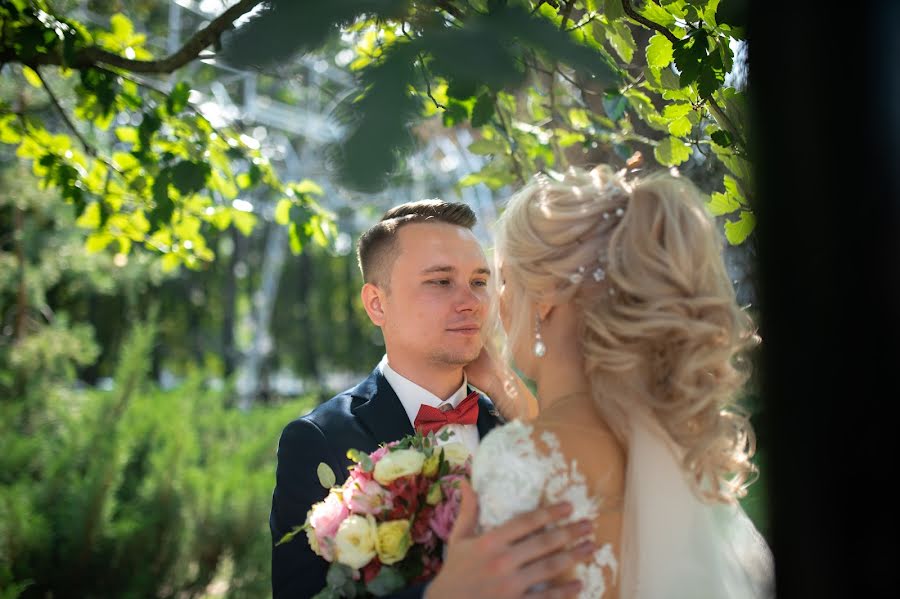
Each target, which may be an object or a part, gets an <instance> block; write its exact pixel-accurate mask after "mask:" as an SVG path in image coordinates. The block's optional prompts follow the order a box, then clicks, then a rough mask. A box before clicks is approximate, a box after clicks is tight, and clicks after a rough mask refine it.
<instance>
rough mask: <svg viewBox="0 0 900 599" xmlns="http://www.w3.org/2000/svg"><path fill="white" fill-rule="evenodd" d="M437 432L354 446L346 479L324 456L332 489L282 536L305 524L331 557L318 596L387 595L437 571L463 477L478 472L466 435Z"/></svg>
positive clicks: (322, 468) (322, 472)
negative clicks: (339, 479)
mask: <svg viewBox="0 0 900 599" xmlns="http://www.w3.org/2000/svg"><path fill="white" fill-rule="evenodd" d="M446 435H447V433H446V432H445V433H443V434H442V436H441V437H440V440H441V441H446V440H447V439H448V438H449V437H448V436H446ZM437 440H438V438H436V437H435V434H434V433H433V432H432V433H429V434H428V435H421V434H418V433H417V434H415V435H408V436H406V437H404V438H403V439H401V440H400V441H395V442H393V443H388V444H386V445H382V446H381V447H379V448H378V449H377V450H376V451H374V452H373V453H371V454H365V453H362V452H359V451H356V450H350V451H349V452H347V457H349V458H350V459H351V460H353V462H354V464H353V465H351V466H350V474H349V476H348V478H347V480H346V482H345V483H344V484H343V485H341V486H334V482H335V477H334V473H333V472H332V471H331V469H330V468H329V467H328V466H327V465H326V464H324V463H323V464H319V470H318V474H319V480H320V482H321V483H322V484H323V486H325V487H326V488H329V493H328V496H327V497H326V498H325V500H324V501H321V502H319V503H317V504H315V505H313V506H312V508H311V509H310V510H309V513H308V514H307V516H306V522H305V523H304V525H303V526H302V527H298V528H296V529H295V530H294V531H293V532H291V533H288V534H287V535H285V537H284V538H282V539H281V541H280V542H281V543H283V542H286V541H288V540H290V538H292V537H293V536H294V535H296V534H298V533H299V532H300V531H305V532H306V536H307V540H308V541H309V545H310V547H311V548H312V550H313V551H314V552H316V554H318V555H320V556H321V557H323V558H324V559H325V560H327V561H329V562H331V566H330V567H329V569H328V575H327V585H326V587H325V588H324V589H323V590H322V591H321V592H319V594H317V595H316V598H319V599H325V598H337V597H359V596H362V595H365V594H367V593H368V594H372V595H376V596H382V595H386V594H389V593H392V592H394V591H396V590H399V589H401V588H404V587H406V586H408V585H409V584H412V583H415V582H420V581H425V580H429V579H430V578H432V577H433V576H434V575H435V574H436V573H437V571H438V570H439V569H440V567H441V564H442V558H443V546H444V543H445V542H446V541H447V537H448V536H449V535H450V530H451V528H452V527H453V522H454V521H455V520H456V516H457V514H458V513H459V503H460V491H459V481H460V480H462V479H463V478H465V479H468V478H469V477H470V476H471V461H472V460H471V455H470V454H469V451H468V450H467V449H466V447H465V446H464V445H462V444H461V443H455V442H454V443H445V444H443V445H439V444H438V443H437Z"/></svg>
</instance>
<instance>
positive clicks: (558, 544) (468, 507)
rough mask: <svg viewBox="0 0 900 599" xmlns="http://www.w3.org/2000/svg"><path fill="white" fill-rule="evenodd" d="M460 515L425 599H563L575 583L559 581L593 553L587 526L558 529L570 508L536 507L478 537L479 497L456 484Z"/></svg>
mask: <svg viewBox="0 0 900 599" xmlns="http://www.w3.org/2000/svg"><path fill="white" fill-rule="evenodd" d="M460 491H461V492H462V502H461V504H460V507H459V516H458V517H457V519H456V522H455V523H454V525H453V531H452V532H451V533H450V538H449V539H448V541H447V557H446V559H445V560H444V565H443V567H442V568H441V571H440V572H439V573H438V575H437V576H436V577H435V578H434V580H432V581H431V583H430V584H429V585H428V587H426V589H425V593H424V597H425V599H455V598H457V597H466V598H467V599H516V598H519V597H525V596H527V597H528V599H564V598H567V597H574V596H576V595H577V594H578V592H579V591H580V590H581V583H580V582H579V581H560V580H559V578H558V577H559V576H561V575H563V574H564V573H566V572H569V571H570V570H571V568H573V567H575V565H576V564H578V563H579V562H584V561H588V560H590V559H592V557H591V556H592V555H593V552H594V551H595V550H596V547H595V546H594V544H593V542H592V541H591V540H589V539H590V537H591V536H592V535H593V523H592V522H591V521H579V522H576V523H573V524H567V525H564V526H556V525H557V524H558V523H559V521H560V520H563V519H564V518H566V517H568V516H569V515H570V514H571V513H572V506H571V505H569V504H558V505H554V506H551V507H544V508H539V509H537V510H535V511H533V512H529V513H527V514H523V515H520V516H518V517H516V518H513V519H512V520H510V521H509V522H507V523H506V524H503V525H501V526H499V527H497V528H495V529H493V530H491V531H488V532H485V533H483V534H481V535H478V534H476V532H475V529H476V527H477V524H478V498H477V497H476V496H475V492H474V491H473V490H472V487H471V486H470V485H469V483H467V482H465V481H462V482H461V483H460Z"/></svg>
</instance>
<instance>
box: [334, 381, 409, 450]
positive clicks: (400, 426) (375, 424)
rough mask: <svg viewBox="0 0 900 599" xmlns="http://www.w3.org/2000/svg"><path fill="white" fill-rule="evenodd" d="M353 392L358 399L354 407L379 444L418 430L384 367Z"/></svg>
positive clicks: (354, 410) (358, 416)
mask: <svg viewBox="0 0 900 599" xmlns="http://www.w3.org/2000/svg"><path fill="white" fill-rule="evenodd" d="M351 395H353V397H354V398H355V399H356V400H357V401H354V402H353V403H354V404H355V406H354V407H351V408H350V411H351V412H352V413H353V415H354V416H356V417H357V418H358V419H359V421H360V422H361V423H362V425H363V426H364V427H365V428H366V429H368V431H369V432H370V433H371V435H372V437H374V439H375V441H376V444H377V443H390V442H391V441H398V440H400V439H402V438H403V437H404V436H406V435H411V434H413V433H414V432H415V431H414V430H413V427H412V424H411V423H410V422H409V417H408V416H407V415H406V410H404V409H403V404H401V403H400V399H399V398H398V397H397V393H396V392H395V391H394V389H393V388H392V387H391V385H390V384H389V383H388V382H387V379H386V378H384V375H383V374H381V370H380V369H378V368H376V369H375V370H374V371H372V374H371V375H369V378H367V379H366V380H365V381H363V382H362V383H361V384H360V385H359V386H357V387H356V389H354V390H353V391H352V392H351ZM357 402H358V403H357Z"/></svg>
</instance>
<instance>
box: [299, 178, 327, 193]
mask: <svg viewBox="0 0 900 599" xmlns="http://www.w3.org/2000/svg"><path fill="white" fill-rule="evenodd" d="M291 189H293V190H294V193H295V194H297V195H298V196H303V195H306V194H313V195H317V196H320V195H322V194H323V193H325V190H323V189H322V187H321V186H320V185H319V184H318V183H316V182H315V181H312V180H310V179H303V180H302V181H300V182H299V183H294V184H293V185H291Z"/></svg>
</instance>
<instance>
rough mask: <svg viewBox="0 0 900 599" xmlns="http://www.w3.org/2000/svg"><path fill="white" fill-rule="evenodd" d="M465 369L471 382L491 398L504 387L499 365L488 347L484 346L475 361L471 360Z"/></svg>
mask: <svg viewBox="0 0 900 599" xmlns="http://www.w3.org/2000/svg"><path fill="white" fill-rule="evenodd" d="M463 370H465V372H466V379H467V380H468V382H469V384H470V385H473V386H475V387H478V389H480V390H481V391H484V392H485V393H486V394H487V395H488V397H490V398H491V399H494V396H495V395H498V394H499V392H500V391H501V390H502V389H503V384H502V383H501V380H502V379H501V373H500V368H499V365H498V363H497V360H495V359H494V357H493V356H492V355H491V352H490V351H489V350H488V349H487V348H482V349H481V353H480V354H478V357H477V358H475V361H473V362H470V363H469V364H468V365H467V366H466V367H465V368H464V369H463Z"/></svg>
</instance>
